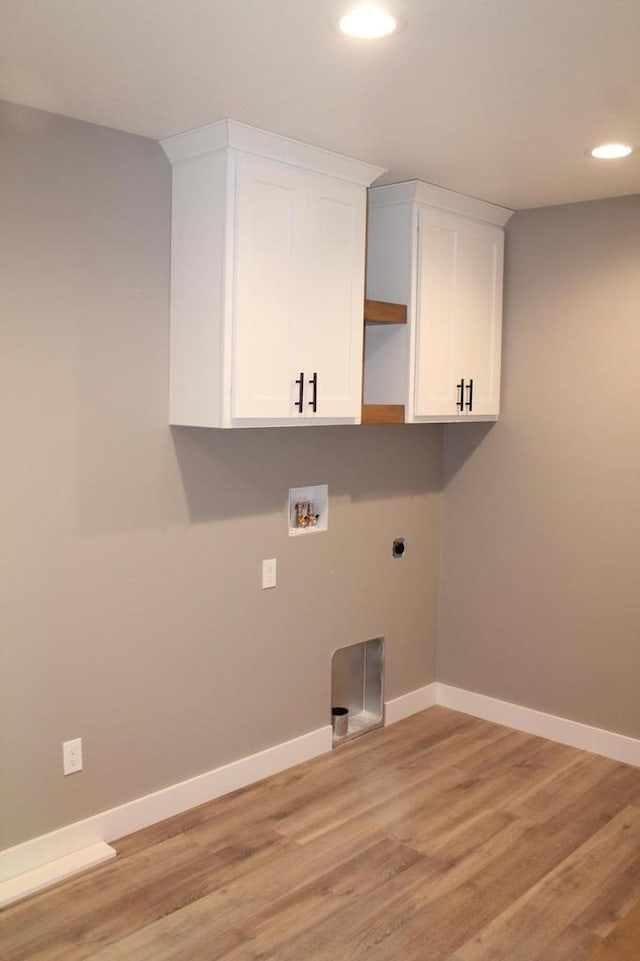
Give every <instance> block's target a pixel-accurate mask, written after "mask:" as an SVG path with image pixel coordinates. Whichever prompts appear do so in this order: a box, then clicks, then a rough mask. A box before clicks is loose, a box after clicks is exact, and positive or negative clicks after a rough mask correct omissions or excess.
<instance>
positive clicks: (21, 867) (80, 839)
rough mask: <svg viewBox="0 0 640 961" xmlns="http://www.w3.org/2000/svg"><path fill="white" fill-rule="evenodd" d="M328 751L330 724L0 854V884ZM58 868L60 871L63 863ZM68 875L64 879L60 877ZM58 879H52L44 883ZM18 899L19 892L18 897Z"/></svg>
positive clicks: (63, 866) (329, 745) (58, 878)
mask: <svg viewBox="0 0 640 961" xmlns="http://www.w3.org/2000/svg"><path fill="white" fill-rule="evenodd" d="M330 750H331V725H327V726H326V727H321V728H318V729H317V730H315V731H310V732H309V733H308V734H303V735H302V736H301V737H297V738H294V739H293V740H291V741H285V742H284V743H282V744H277V745H275V747H271V748H267V750H265V751H260V752H259V753H257V754H251V755H250V756H249V757H244V758H241V759H240V760H239V761H233V762H232V763H231V764H226V765H224V767H219V768H216V769H214V770H213V771H207V772H206V773H205V774H200V775H198V776H197V777H193V778H189V780H187V781H181V782H180V783H178V784H172V785H171V786H170V787H167V788H163V789H162V790H161V791H155V792H154V793H153V794H147V795H146V796H144V797H141V798H136V800H135V801H130V802H129V803H127V804H122V805H120V806H119V807H115V808H111V809H110V810H108V811H102V812H100V813H99V814H95V815H93V817H89V818H85V819H84V820H83V821H76V822H75V823H74V824H69V825H67V826H66V827H63V828H60V829H59V830H57V831H52V832H51V833H50V834H43V835H41V836H40V837H37V838H33V839H32V840H31V841H25V842H24V843H23V844H17V845H15V847H11V848H7V849H5V850H4V851H0V882H3V881H6V880H7V879H9V878H15V877H16V876H18V875H21V874H25V873H26V872H31V871H33V870H34V869H38V868H42V867H43V866H45V865H46V866H49V865H50V862H57V861H60V860H62V861H64V860H65V859H66V858H67V857H68V856H69V855H74V854H77V853H79V852H82V851H83V850H84V849H87V848H90V847H92V846H93V845H96V844H98V843H99V842H108V841H113V840H115V839H116V838H120V837H124V836H125V835H126V834H131V833H132V832H133V831H139V830H140V829H141V828H145V827H148V826H149V825H150V824H155V823H156V822H157V821H162V820H164V818H168V817H172V816H173V815H174V814H180V813H182V811H187V810H188V809H189V808H192V807H196V806H197V805H198V804H204V803H205V802H206V801H212V800H213V799H214V798H217V797H220V796H221V795H223V794H228V793H229V792H230V791H235V790H237V789H238V788H241V787H245V786H246V785H247V784H253V783H254V782H255V781H260V780H262V778H265V777H268V776H269V775H270V774H277V773H278V771H284V770H285V769H286V768H289V767H293V766H294V765H295V764H300V763H301V762H302V761H308V760H309V759H310V758H313V757H317V756H318V755H319V754H324V753H325V751H330ZM61 867H62V868H63V869H64V868H65V865H64V864H62V865H61ZM63 876H67V875H63ZM55 880H60V877H59V876H57V877H51V878H50V879H49V880H48V881H47V884H51V883H53V881H55ZM17 896H18V897H22V896H23V895H22V894H19V895H17Z"/></svg>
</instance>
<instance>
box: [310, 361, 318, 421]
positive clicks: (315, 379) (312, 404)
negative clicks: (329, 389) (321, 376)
mask: <svg viewBox="0 0 640 961" xmlns="http://www.w3.org/2000/svg"><path fill="white" fill-rule="evenodd" d="M309 384H310V385H311V386H312V387H313V396H312V398H311V400H310V401H309V407H310V408H311V410H312V411H313V413H314V414H315V412H316V411H317V409H318V372H317V371H315V370H314V372H313V377H312V378H311V380H310V381H309Z"/></svg>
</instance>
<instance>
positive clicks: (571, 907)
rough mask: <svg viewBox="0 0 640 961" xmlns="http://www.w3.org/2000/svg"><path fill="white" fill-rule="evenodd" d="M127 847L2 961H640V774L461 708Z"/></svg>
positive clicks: (66, 886)
mask: <svg viewBox="0 0 640 961" xmlns="http://www.w3.org/2000/svg"><path fill="white" fill-rule="evenodd" d="M114 846H115V847H116V849H117V851H118V857H117V858H116V859H115V860H114V861H111V862H108V863H107V864H104V865H102V866H100V867H97V868H94V869H93V870H91V871H89V872H87V873H85V874H83V875H82V876H79V877H77V878H75V879H71V880H69V881H67V882H65V883H63V884H60V885H58V886H57V887H55V888H52V889H50V890H49V891H46V892H43V893H41V894H38V895H35V896H33V897H31V898H29V899H27V900H25V901H23V902H21V903H19V904H16V905H13V906H11V907H9V908H7V909H5V911H4V912H2V914H0V957H1V958H2V961H22V959H25V961H26V959H29V961H82V959H85V958H91V959H99V961H218V959H220V961H267V959H273V961H360V959H362V961H364V959H366V961H587V959H588V961H639V959H640V907H639V903H640V769H637V768H632V767H628V766H626V765H624V764H618V763H616V762H614V761H609V760H607V759H605V758H602V757H598V756H595V755H590V754H586V753H584V752H582V751H577V750H574V749H573V748H568V747H564V746H562V745H559V744H555V743H553V742H551V741H545V740H543V739H542V738H536V737H531V736H529V735H526V734H521V733H519V732H517V731H512V730H509V729H508V728H504V727H500V726H498V725H495V724H490V723H488V722H486V721H481V720H477V719H474V718H470V717H467V716H465V715H462V714H458V713H456V712H454V711H449V710H446V709H445V708H440V707H434V708H430V709H429V710H428V711H424V712H422V713H421V714H417V715H415V716H414V717H411V718H409V719H407V720H406V721H401V722H399V723H398V724H394V725H393V726H391V727H388V728H386V729H384V730H381V731H377V732H375V733H372V734H369V735H366V736H365V737H363V738H361V739H359V740H357V741H354V742H351V743H350V744H346V745H343V746H342V747H340V748H339V749H338V750H336V751H334V752H332V753H331V754H330V755H324V756H322V757H320V758H317V759H315V760H313V761H309V762H307V763H306V764H302V765H300V766H299V767H296V768H293V769H291V770H289V771H286V772H284V773H282V774H279V775H276V776H275V777H272V778H269V779H268V780H266V781H262V782H261V783H260V784H256V785H252V786H251V787H249V788H246V789H244V790H242V791H238V792H236V793H234V794H231V795H228V796H227V797H224V798H220V799H219V800H217V801H212V802H211V803H209V804H205V805H202V806H201V807H198V808H194V809H193V810H192V811H189V812H187V813H186V814H183V815H180V816H178V817H176V818H172V819H170V820H169V821H164V822H163V823H161V824H158V825H154V826H153V827H152V828H148V829H147V830H144V831H140V832H138V833H137V834H133V835H130V836H129V837H127V838H123V839H122V840H121V841H119V842H114Z"/></svg>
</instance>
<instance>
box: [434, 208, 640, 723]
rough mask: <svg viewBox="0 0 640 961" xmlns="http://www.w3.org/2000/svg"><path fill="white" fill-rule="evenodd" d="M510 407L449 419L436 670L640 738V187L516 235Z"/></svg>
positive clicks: (529, 219)
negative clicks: (638, 193)
mask: <svg viewBox="0 0 640 961" xmlns="http://www.w3.org/2000/svg"><path fill="white" fill-rule="evenodd" d="M502 388H503V389H502V396H503V413H502V416H501V418H500V420H499V422H498V423H497V424H496V425H495V426H494V427H493V428H491V429H487V428H486V427H484V428H482V427H478V428H476V427H473V426H470V427H465V428H462V429H460V428H457V427H451V428H447V429H446V431H445V485H446V494H445V497H444V515H443V556H442V569H441V581H442V594H441V612H440V628H439V637H438V679H439V680H441V681H445V682H447V683H450V684H454V685H458V686H460V687H463V688H468V689H470V690H473V691H479V692H482V693H485V694H489V695H492V696H494V697H498V698H503V699H505V700H509V701H514V702H516V703H518V704H524V705H528V706H530V707H533V708H537V709H540V710H542V711H548V712H550V713H552V714H558V715H561V716H564V717H569V718H573V719H575V720H578V721H583V722H586V723H589V724H593V725H597V726H600V727H604V728H607V729H609V730H613V731H619V732H622V733H625V734H628V735H632V736H634V737H639V736H640V697H639V683H640V420H639V413H640V197H628V198H618V199H615V200H608V201H599V202H596V203H585V204H575V205H572V206H565V207H555V208H546V209H541V210H531V211H524V212H520V213H518V214H516V215H515V216H514V217H513V218H512V220H511V221H510V224H509V227H508V236H507V264H506V288H505V339H504V354H503V382H502Z"/></svg>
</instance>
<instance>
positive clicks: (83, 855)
mask: <svg viewBox="0 0 640 961" xmlns="http://www.w3.org/2000/svg"><path fill="white" fill-rule="evenodd" d="M115 856H116V851H115V848H112V847H110V846H109V845H108V844H105V843H104V841H99V842H98V843H97V844H90V845H89V847H88V848H82V849H81V850H80V851H74V852H73V854H67V856H66V857H64V858H57V860H55V861H49V863H48V864H43V865H41V867H39V868H33V869H32V870H31V871H26V872H25V873H24V874H18V875H17V876H16V877H15V878H9V880H8V881H2V882H0V908H2V907H4V906H5V905H6V904H11V903H12V902H13V901H17V900H18V899H19V898H26V897H27V895H28V894H35V893H36V891H41V890H42V889H43V888H48V887H49V885H50V884H53V883H54V882H55V881H64V879H65V878H70V877H72V875H74V874H78V873H79V872H80V871H86V869H87V868H93V867H95V866H96V864H102V863H103V861H110V860H111V858H115Z"/></svg>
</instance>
